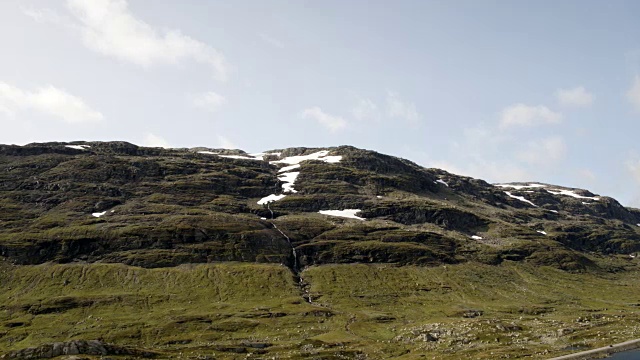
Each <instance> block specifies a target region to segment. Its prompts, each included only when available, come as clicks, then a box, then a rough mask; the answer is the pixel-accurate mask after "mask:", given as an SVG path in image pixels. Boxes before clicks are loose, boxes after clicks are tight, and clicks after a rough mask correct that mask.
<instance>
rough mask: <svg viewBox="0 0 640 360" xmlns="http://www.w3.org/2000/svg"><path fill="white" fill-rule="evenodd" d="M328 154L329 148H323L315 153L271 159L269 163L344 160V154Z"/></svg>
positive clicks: (291, 163) (289, 163)
mask: <svg viewBox="0 0 640 360" xmlns="http://www.w3.org/2000/svg"><path fill="white" fill-rule="evenodd" d="M328 154H329V150H322V151H318V152H314V153H313V154H309V155H299V156H289V157H286V158H284V159H282V160H276V161H270V162H269V163H270V164H288V165H294V164H300V163H301V162H303V161H306V160H320V161H324V162H327V163H338V162H340V160H342V156H340V155H337V156H327V155H328Z"/></svg>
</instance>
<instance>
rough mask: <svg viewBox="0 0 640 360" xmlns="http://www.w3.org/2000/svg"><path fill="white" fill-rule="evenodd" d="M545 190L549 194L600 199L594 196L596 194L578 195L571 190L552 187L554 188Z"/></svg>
mask: <svg viewBox="0 0 640 360" xmlns="http://www.w3.org/2000/svg"><path fill="white" fill-rule="evenodd" d="M547 192H548V193H550V194H554V195H566V196H571V197H574V198H576V199H589V200H595V201H598V200H600V198H599V197H596V196H594V197H591V196H582V195H578V194H576V193H575V192H574V191H572V190H563V189H554V190H547Z"/></svg>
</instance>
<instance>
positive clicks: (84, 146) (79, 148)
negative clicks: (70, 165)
mask: <svg viewBox="0 0 640 360" xmlns="http://www.w3.org/2000/svg"><path fill="white" fill-rule="evenodd" d="M65 147H68V148H71V149H76V150H87V149H88V148H90V147H91V146H89V145H65Z"/></svg>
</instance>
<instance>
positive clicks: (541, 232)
mask: <svg viewBox="0 0 640 360" xmlns="http://www.w3.org/2000/svg"><path fill="white" fill-rule="evenodd" d="M536 231H537V232H539V233H540V234H542V235H547V233H546V232H544V231H542V230H536Z"/></svg>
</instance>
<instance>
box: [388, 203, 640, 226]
mask: <svg viewBox="0 0 640 360" xmlns="http://www.w3.org/2000/svg"><path fill="white" fill-rule="evenodd" d="M376 197H377V198H378V199H382V196H380V195H378V196H376ZM638 226H640V224H638Z"/></svg>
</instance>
